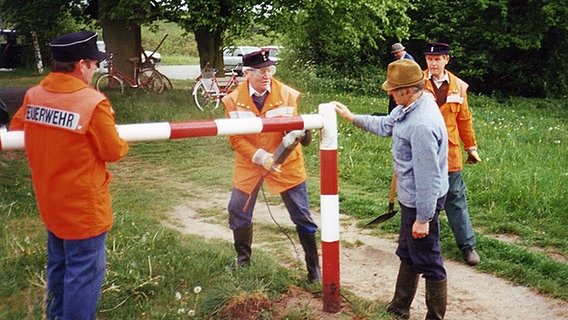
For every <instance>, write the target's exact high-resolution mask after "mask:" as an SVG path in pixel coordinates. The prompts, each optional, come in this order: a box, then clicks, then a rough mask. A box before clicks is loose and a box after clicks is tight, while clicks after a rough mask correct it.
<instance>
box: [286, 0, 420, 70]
mask: <svg viewBox="0 0 568 320" xmlns="http://www.w3.org/2000/svg"><path fill="white" fill-rule="evenodd" d="M409 7H410V3H409V1H405V0H403V1H395V0H336V1H328V0H312V1H308V2H306V4H305V5H304V6H303V7H301V8H299V10H298V11H297V12H295V13H294V14H293V15H292V16H290V17H289V19H290V22H288V23H285V24H284V23H283V24H281V25H282V26H283V27H284V28H282V31H283V32H286V33H287V35H288V37H289V38H290V41H291V45H292V47H294V48H297V49H298V50H299V51H300V52H302V53H303V54H304V55H305V58H306V59H307V60H311V61H314V63H315V64H316V65H318V66H319V70H320V72H325V73H327V74H328V75H334V74H339V75H342V76H350V77H359V76H361V75H362V74H366V73H367V74H368V73H370V72H371V71H370V70H374V72H375V73H376V69H377V66H379V68H380V66H383V65H385V63H384V61H385V55H384V52H385V51H386V47H387V46H386V41H387V39H391V38H397V39H403V38H407V37H408V36H409V34H408V26H409V24H410V20H409V18H408V16H407V15H406V11H407V9H408V8H409ZM387 60H388V59H387Z"/></svg>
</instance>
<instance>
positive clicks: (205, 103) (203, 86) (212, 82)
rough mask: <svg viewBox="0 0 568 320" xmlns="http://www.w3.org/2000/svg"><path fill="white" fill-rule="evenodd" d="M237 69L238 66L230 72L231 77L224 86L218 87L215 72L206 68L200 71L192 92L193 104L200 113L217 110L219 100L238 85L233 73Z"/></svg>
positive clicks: (235, 73)
mask: <svg viewBox="0 0 568 320" xmlns="http://www.w3.org/2000/svg"><path fill="white" fill-rule="evenodd" d="M237 67H238V65H237V66H235V68H233V69H232V70H231V77H230V78H229V81H228V82H227V84H226V85H225V86H220V85H219V80H218V79H217V76H216V74H217V70H215V69H213V68H207V67H206V68H205V69H203V70H202V71H201V75H200V76H199V77H198V78H197V83H196V84H195V86H194V87H193V92H192V94H193V99H194V100H195V104H196V105H197V107H198V108H199V109H200V110H201V111H204V110H215V109H217V108H218V107H219V102H220V101H221V99H222V98H223V97H224V96H226V95H228V94H229V93H230V92H231V91H233V90H234V89H235V88H236V87H237V86H238V85H239V79H238V78H237V72H235V69H236V68H237Z"/></svg>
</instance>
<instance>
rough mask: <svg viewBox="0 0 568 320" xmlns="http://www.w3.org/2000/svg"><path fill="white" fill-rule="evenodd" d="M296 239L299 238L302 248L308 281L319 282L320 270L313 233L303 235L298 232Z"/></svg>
mask: <svg viewBox="0 0 568 320" xmlns="http://www.w3.org/2000/svg"><path fill="white" fill-rule="evenodd" d="M298 237H299V238H300V243H301V244H302V247H303V248H304V253H305V258H306V267H307V269H308V281H310V282H316V281H321V269H320V264H319V256H318V246H317V243H316V235H315V233H314V234H305V233H300V232H298Z"/></svg>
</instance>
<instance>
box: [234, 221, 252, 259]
mask: <svg viewBox="0 0 568 320" xmlns="http://www.w3.org/2000/svg"><path fill="white" fill-rule="evenodd" d="M233 239H234V245H235V250H236V251H237V266H238V267H242V266H246V265H249V264H250V256H251V254H252V249H251V245H252V224H251V225H249V226H247V227H243V228H239V229H235V230H233Z"/></svg>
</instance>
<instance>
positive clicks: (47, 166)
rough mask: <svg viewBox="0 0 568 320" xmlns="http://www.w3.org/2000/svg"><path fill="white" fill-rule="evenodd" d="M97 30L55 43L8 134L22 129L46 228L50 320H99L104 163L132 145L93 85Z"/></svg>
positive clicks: (108, 210) (106, 222) (107, 206)
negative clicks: (47, 68) (48, 63)
mask: <svg viewBox="0 0 568 320" xmlns="http://www.w3.org/2000/svg"><path fill="white" fill-rule="evenodd" d="M96 41H97V34H96V33H95V32H89V31H80V32H75V33H70V34H65V35H63V36H61V37H59V38H57V39H55V40H53V41H52V42H50V44H49V45H50V47H51V53H52V56H53V61H52V64H51V72H50V73H49V74H48V75H47V76H46V77H45V78H44V79H43V80H42V81H41V83H40V84H39V85H37V86H35V87H32V88H30V89H29V90H28V91H27V92H26V95H25V97H24V101H23V104H22V107H21V108H20V109H19V110H18V112H17V113H16V114H15V115H14V119H13V120H12V123H11V125H10V130H23V131H24V136H25V147H26V153H27V157H28V162H29V166H30V168H31V172H32V180H33V185H34V192H35V196H36V199H37V204H38V208H39V213H40V215H41V218H42V220H43V222H44V224H45V226H46V228H47V255H48V261H47V298H46V315H47V319H95V318H96V310H97V304H98V300H99V295H100V290H101V286H102V282H103V278H104V273H105V263H106V256H105V241H106V236H107V232H108V231H109V230H110V228H111V226H112V223H113V212H112V207H111V199H110V190H109V184H110V182H111V180H112V177H111V175H110V173H109V172H108V171H107V170H106V162H115V161H118V160H120V159H121V158H122V157H123V156H125V155H126V153H127V152H128V144H127V143H126V142H125V141H124V140H123V139H121V138H120V137H119V136H118V132H117V130H116V125H115V120H114V112H113V110H112V108H111V106H110V102H109V101H108V99H107V98H106V97H105V96H104V95H103V94H102V93H100V92H98V91H96V90H95V89H93V88H92V87H91V86H90V85H89V84H90V83H91V80H92V78H93V75H94V73H95V72H96V70H97V68H98V65H99V62H100V61H101V60H104V59H106V58H107V56H106V54H105V53H103V52H100V51H99V50H98V48H97V44H96Z"/></svg>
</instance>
